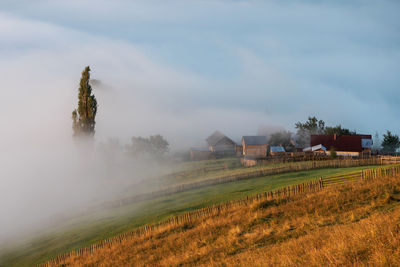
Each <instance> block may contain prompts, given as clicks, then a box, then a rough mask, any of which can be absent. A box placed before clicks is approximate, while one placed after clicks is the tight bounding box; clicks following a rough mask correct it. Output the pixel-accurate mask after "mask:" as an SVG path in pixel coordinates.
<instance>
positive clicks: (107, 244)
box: [38, 165, 400, 267]
mask: <svg viewBox="0 0 400 267" xmlns="http://www.w3.org/2000/svg"><path fill="white" fill-rule="evenodd" d="M398 174H400V166H398V165H397V166H392V167H380V168H375V169H369V170H362V171H359V172H354V173H349V174H348V175H347V176H346V175H337V176H331V177H326V178H320V179H319V180H316V181H311V182H306V183H302V184H297V185H292V186H288V187H285V188H280V189H277V190H274V191H270V192H264V193H260V194H257V195H254V196H248V197H246V198H243V199H239V200H232V201H229V202H227V203H223V204H219V205H214V206H211V207H206V208H203V209H199V210H196V211H192V212H188V213H185V214H182V215H178V216H175V217H172V218H169V219H167V220H165V221H162V222H159V223H155V224H149V225H145V226H142V227H139V228H137V229H135V230H133V231H131V232H127V233H124V234H121V235H118V236H115V237H112V238H108V239H105V240H103V241H101V242H99V243H96V244H93V245H91V246H89V247H85V248H81V249H77V250H74V251H71V252H68V253H65V254H61V255H58V256H57V257H55V258H54V259H52V260H50V261H48V262H46V263H43V264H39V265H38V266H40V267H51V266H59V265H62V264H63V262H65V261H66V260H67V259H69V258H73V257H78V256H81V255H83V254H85V255H86V254H90V253H94V252H96V251H97V250H98V249H104V248H109V249H111V248H112V247H113V246H114V245H116V244H117V245H118V244H121V243H123V242H124V241H125V240H127V239H130V238H134V237H140V236H144V235H148V234H151V233H152V232H153V231H154V230H162V229H163V227H165V228H168V227H174V226H180V225H184V224H186V223H190V222H193V221H194V220H195V219H199V218H200V219H201V218H205V217H208V216H212V215H218V214H219V213H220V212H222V211H226V210H229V209H230V208H232V207H237V206H247V205H250V204H253V203H256V202H262V201H271V200H278V199H283V198H289V197H291V196H294V195H299V194H305V193H311V192H317V191H321V190H323V189H324V188H325V187H327V186H331V185H334V184H341V183H344V182H352V181H362V180H364V181H367V180H373V179H379V178H383V177H389V176H395V175H398ZM346 177H347V180H346Z"/></svg>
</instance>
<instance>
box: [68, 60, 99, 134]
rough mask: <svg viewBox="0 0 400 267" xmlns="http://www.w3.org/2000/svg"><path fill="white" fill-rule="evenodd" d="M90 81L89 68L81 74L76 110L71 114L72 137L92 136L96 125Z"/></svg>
mask: <svg viewBox="0 0 400 267" xmlns="http://www.w3.org/2000/svg"><path fill="white" fill-rule="evenodd" d="M89 81H90V67H89V66H87V67H86V68H85V69H84V71H83V72H82V78H81V82H80V86H79V93H78V108H77V109H75V110H74V111H73V112H72V129H73V130H74V136H82V135H86V136H93V135H94V132H95V131H94V127H95V124H96V121H95V118H96V113H97V107H98V106H97V100H96V97H95V96H94V95H93V94H92V87H91V86H90V84H89Z"/></svg>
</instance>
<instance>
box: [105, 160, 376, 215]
mask: <svg viewBox="0 0 400 267" xmlns="http://www.w3.org/2000/svg"><path fill="white" fill-rule="evenodd" d="M381 163H382V162H381V160H379V159H378V158H368V159H346V160H326V161H305V162H298V163H291V164H289V165H286V166H280V167H255V168H254V169H244V170H243V169H242V170H243V172H240V173H237V174H228V175H220V176H217V177H210V178H207V179H204V180H201V181H197V182H192V183H186V184H180V185H176V186H171V187H168V188H165V189H161V190H158V191H153V192H149V193H143V194H139V195H135V196H132V197H128V198H124V199H120V200H118V201H110V202H107V203H104V204H103V207H104V208H115V207H119V206H121V205H126V204H130V203H134V202H139V201H144V200H148V199H153V198H155V197H162V196H168V195H172V194H176V193H180V192H185V191H188V190H192V189H197V188H201V187H206V186H211V185H217V184H223V183H229V182H235V181H240V180H245V179H251V178H257V177H264V176H268V175H276V174H282V173H289V172H297V171H308V170H314V169H324V168H347V167H356V166H368V165H379V164H381Z"/></svg>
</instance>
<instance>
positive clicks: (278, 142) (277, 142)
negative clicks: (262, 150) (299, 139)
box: [269, 131, 294, 151]
mask: <svg viewBox="0 0 400 267" xmlns="http://www.w3.org/2000/svg"><path fill="white" fill-rule="evenodd" d="M291 137H292V133H291V132H290V131H281V132H277V133H273V134H271V136H270V137H269V145H270V146H283V147H284V148H285V150H286V151H292V150H294V146H293V144H292V142H291V141H292V139H291Z"/></svg>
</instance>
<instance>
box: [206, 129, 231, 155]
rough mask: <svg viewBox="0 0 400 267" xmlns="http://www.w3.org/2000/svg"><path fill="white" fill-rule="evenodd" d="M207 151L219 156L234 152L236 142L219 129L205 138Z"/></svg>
mask: <svg viewBox="0 0 400 267" xmlns="http://www.w3.org/2000/svg"><path fill="white" fill-rule="evenodd" d="M206 141H207V144H208V148H209V151H211V152H212V153H214V154H216V155H219V156H232V155H235V154H236V143H235V142H233V141H232V140H231V139H230V138H229V137H227V136H226V135H224V134H223V133H221V132H219V131H215V132H214V133H213V134H212V135H210V136H209V137H208V138H207V139H206Z"/></svg>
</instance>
